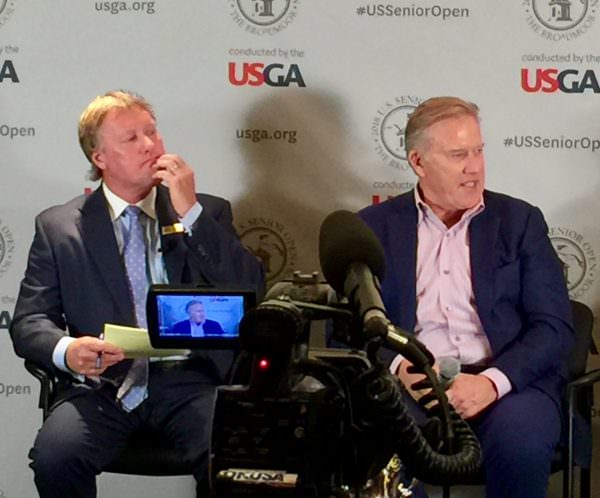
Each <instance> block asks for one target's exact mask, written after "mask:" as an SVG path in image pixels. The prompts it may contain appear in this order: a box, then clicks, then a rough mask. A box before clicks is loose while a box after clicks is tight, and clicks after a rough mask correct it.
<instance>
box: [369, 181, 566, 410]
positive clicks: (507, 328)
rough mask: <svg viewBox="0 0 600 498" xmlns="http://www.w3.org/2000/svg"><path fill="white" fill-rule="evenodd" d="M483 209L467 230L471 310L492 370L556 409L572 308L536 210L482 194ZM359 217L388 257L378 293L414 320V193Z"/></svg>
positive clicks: (404, 318)
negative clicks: (479, 325) (548, 400)
mask: <svg viewBox="0 0 600 498" xmlns="http://www.w3.org/2000/svg"><path fill="white" fill-rule="evenodd" d="M484 202H485V209H484V210H483V211H482V212H481V213H479V214H478V215H477V216H475V217H474V218H473V219H472V220H471V223H470V226H469V237H470V258H471V273H472V281H473V291H474V294H475V305H476V308H477V313H478V314H479V317H480V319H481V323H482V325H483V328H484V330H485V333H486V335H487V337H488V338H489V341H490V345H491V349H492V354H493V358H492V359H491V362H490V366H494V367H497V368H498V369H500V370H501V371H502V372H504V373H505V374H506V376H507V377H508V379H509V380H510V382H511V384H512V387H513V389H514V390H515V391H517V392H518V391H521V390H522V389H524V388H525V387H527V386H535V387H537V388H539V389H541V390H542V391H544V392H546V393H547V394H548V395H549V396H551V397H552V398H553V399H554V400H555V401H556V402H557V403H559V404H560V401H559V398H560V395H561V391H562V387H563V385H564V381H565V375H566V374H565V372H566V370H565V363H566V357H567V354H568V352H569V350H570V348H571V347H572V343H573V337H574V334H573V327H572V323H571V306H570V303H569V296H568V293H567V289H566V285H565V282H564V279H563V275H562V270H561V267H560V264H559V260H558V257H557V256H556V253H555V252H554V249H553V248H552V245H551V243H550V240H549V238H548V235H547V234H548V227H547V226H546V223H545V221H544V218H543V215H542V213H541V211H540V210H539V209H538V208H536V207H534V206H532V205H530V204H528V203H526V202H524V201H522V200H518V199H515V198H512V197H509V196H507V195H503V194H498V193H494V192H490V191H487V190H486V191H485V192H484ZM359 216H360V217H361V218H362V219H363V220H364V221H365V222H366V223H367V224H368V225H369V226H370V227H371V228H372V229H373V230H374V232H375V234H376V235H377V237H378V238H379V240H380V241H381V243H382V245H383V248H384V252H385V259H386V273H385V276H384V278H383V281H382V295H383V300H384V303H385V305H386V308H387V311H388V315H389V317H390V319H391V321H392V322H393V323H394V324H396V325H398V326H399V327H401V328H403V329H405V330H407V331H412V330H413V329H414V327H415V322H416V306H417V303H416V260H417V208H416V206H415V201H414V191H410V192H407V193H405V194H402V195H400V196H398V197H395V198H394V199H391V200H389V201H386V202H383V203H381V204H378V205H374V206H369V207H367V208H365V209H363V210H362V211H360V212H359Z"/></svg>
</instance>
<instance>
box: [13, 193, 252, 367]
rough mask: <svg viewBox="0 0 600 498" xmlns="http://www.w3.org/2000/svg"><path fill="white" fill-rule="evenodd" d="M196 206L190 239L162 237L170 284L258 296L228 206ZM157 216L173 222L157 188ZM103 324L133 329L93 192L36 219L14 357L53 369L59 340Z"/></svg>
mask: <svg viewBox="0 0 600 498" xmlns="http://www.w3.org/2000/svg"><path fill="white" fill-rule="evenodd" d="M198 201H199V202H200V204H201V205H202V207H203V210H202V214H201V215H200V216H199V218H198V220H197V221H196V223H195V224H194V226H193V227H192V234H191V236H190V235H186V234H184V233H161V239H162V240H161V242H162V251H163V257H164V261H165V266H166V270H167V274H168V277H169V282H170V283H171V284H186V283H189V284H211V285H236V286H248V287H251V288H256V289H257V292H258V294H259V298H260V295H261V294H262V292H263V289H264V277H263V270H262V267H261V265H260V263H259V262H258V260H257V259H256V258H255V257H254V256H253V255H252V254H250V253H249V252H248V251H246V250H245V249H244V247H243V246H242V244H241V243H240V241H239V239H238V237H237V235H236V234H235V230H234V228H233V226H232V215H231V206H230V204H229V202H227V201H226V200H225V199H222V198H219V197H214V196H211V195H207V194H199V195H198ZM156 212H157V217H158V221H159V225H160V227H167V226H172V225H173V224H174V223H175V222H177V221H178V218H177V214H176V213H175V211H174V209H173V207H172V205H171V202H170V198H169V192H168V190H167V189H166V188H165V187H162V186H160V187H158V188H157V197H156ZM161 232H162V230H161ZM106 322H108V323H115V324H120V325H134V324H135V316H134V306H133V302H132V299H131V296H130V293H129V290H128V284H127V277H126V274H125V269H124V267H123V263H122V261H121V257H120V256H119V251H118V246H117V241H116V238H115V234H114V230H113V226H112V222H111V220H110V216H109V211H108V204H107V201H106V198H105V197H104V193H103V191H102V188H98V189H97V190H96V191H94V192H93V193H92V194H91V195H89V196H85V195H82V196H79V197H77V198H75V199H73V200H71V201H70V202H67V203H66V204H63V205H61V206H54V207H51V208H49V209H47V210H45V211H44V212H42V213H41V214H40V215H38V216H37V217H36V221H35V235H34V239H33V243H32V245H31V249H30V252H29V260H28V264H27V269H26V272H25V278H24V279H23V281H22V283H21V290H20V293H19V298H18V300H17V304H16V307H15V314H14V318H13V321H12V324H11V329H10V333H11V337H12V340H13V344H14V347H15V351H16V353H17V354H18V355H19V356H22V357H24V358H27V359H30V360H33V361H34V362H36V363H38V364H41V365H42V366H44V367H45V368H46V369H48V370H52V369H53V368H54V365H53V362H52V352H53V350H54V347H55V346H56V343H57V342H58V341H59V339H60V338H61V337H64V336H65V335H66V334H69V335H71V336H73V337H79V336H82V335H93V336H98V335H99V334H100V333H101V332H102V330H103V327H104V324H105V323H106Z"/></svg>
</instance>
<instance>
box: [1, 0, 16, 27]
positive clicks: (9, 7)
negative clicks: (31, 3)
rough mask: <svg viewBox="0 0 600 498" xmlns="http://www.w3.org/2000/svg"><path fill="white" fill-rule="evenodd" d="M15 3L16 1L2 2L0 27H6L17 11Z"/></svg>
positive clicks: (3, 0) (7, 0)
mask: <svg viewBox="0 0 600 498" xmlns="http://www.w3.org/2000/svg"><path fill="white" fill-rule="evenodd" d="M15 2H16V0H0V26H2V25H4V23H5V22H6V21H8V19H9V18H10V16H11V15H12V14H13V12H14V11H15V9H14V5H15Z"/></svg>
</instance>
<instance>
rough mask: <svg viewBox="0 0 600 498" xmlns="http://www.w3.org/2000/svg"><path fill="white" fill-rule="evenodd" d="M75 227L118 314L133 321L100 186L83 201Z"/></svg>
mask: <svg viewBox="0 0 600 498" xmlns="http://www.w3.org/2000/svg"><path fill="white" fill-rule="evenodd" d="M78 228H79V232H80V234H81V240H82V241H83V244H84V246H85V248H86V250H87V252H88V254H89V257H90V259H91V260H92V261H93V263H94V264H95V265H96V266H97V269H98V274H99V275H100V276H101V278H102V282H103V283H104V286H105V287H106V292H107V293H108V294H109V295H110V296H111V297H112V298H113V300H114V302H115V305H116V307H117V309H119V311H120V312H121V314H122V315H123V316H124V317H128V318H127V321H128V322H131V323H134V322H135V320H134V317H133V315H132V310H133V309H134V308H133V303H132V302H131V296H130V294H129V287H128V284H127V277H126V275H125V270H124V268H123V263H122V261H121V257H120V255H119V250H118V246H117V240H116V237H115V232H114V230H113V225H112V222H111V220H110V216H109V213H108V207H107V202H106V198H105V197H104V194H103V193H102V188H98V189H96V191H95V192H94V193H92V194H91V195H90V196H89V197H88V199H87V200H86V201H85V203H84V205H83V206H82V208H81V219H80V222H79V227H78ZM74 263H75V262H74Z"/></svg>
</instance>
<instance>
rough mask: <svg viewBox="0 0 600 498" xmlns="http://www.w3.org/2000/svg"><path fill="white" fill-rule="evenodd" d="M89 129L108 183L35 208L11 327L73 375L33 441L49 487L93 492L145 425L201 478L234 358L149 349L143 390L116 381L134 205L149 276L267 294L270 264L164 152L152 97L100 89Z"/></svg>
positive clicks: (224, 209) (47, 364)
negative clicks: (122, 389)
mask: <svg viewBox="0 0 600 498" xmlns="http://www.w3.org/2000/svg"><path fill="white" fill-rule="evenodd" d="M79 141H80V144H81V147H82V149H83V151H84V153H85V155H86V157H87V159H88V160H89V161H90V163H91V164H92V174H91V177H92V179H101V180H102V183H101V185H100V187H99V188H98V189H97V190H96V191H95V192H94V193H92V194H91V195H89V196H80V197H77V198H75V199H73V200H71V201H69V202H67V203H66V204H63V205H61V206H55V207H51V208H50V209H47V210H46V211H44V212H42V213H41V214H40V215H39V216H38V217H37V218H36V223H35V236H34V240H33V243H32V246H31V250H30V253H29V261H28V265H27V270H26V273H25V278H24V279H23V281H22V284H21V290H20V294H19V298H18V301H17V305H16V309H15V315H14V320H13V322H12V327H11V331H10V332H11V337H12V339H13V343H14V347H15V350H16V352H17V354H18V355H19V356H21V357H23V358H27V359H29V360H32V361H34V362H36V363H38V364H40V365H41V366H43V367H44V368H45V369H47V370H49V371H52V372H55V373H58V374H59V375H61V376H66V377H68V378H69V379H70V380H71V383H70V387H69V388H68V389H66V390H65V392H63V393H61V395H60V401H59V402H58V403H56V404H55V406H54V407H53V409H52V412H51V414H50V416H49V417H48V418H47V419H46V421H45V423H44V425H43V427H42V429H41V430H40V432H39V434H38V436H37V438H36V441H35V444H34V447H33V448H32V450H31V452H30V458H31V460H32V462H31V467H32V468H33V470H34V474H35V483H36V486H37V489H38V492H39V494H40V496H41V497H42V498H50V497H61V498H66V497H93V496H96V481H95V476H96V475H97V474H99V473H100V472H101V471H102V470H103V469H104V468H105V467H106V466H107V465H108V464H110V463H111V462H112V461H113V460H114V459H115V458H116V457H117V456H118V455H119V453H120V452H121V450H122V449H123V448H124V446H125V445H126V444H127V441H128V439H129V438H130V437H131V435H132V434H133V433H134V432H135V431H137V430H138V429H140V428H141V427H144V426H151V427H152V428H155V429H158V430H159V431H162V432H163V433H164V435H165V436H166V437H167V438H169V439H170V440H171V441H172V442H173V444H174V445H175V446H176V447H178V448H180V449H181V450H182V451H183V452H184V454H185V455H186V458H188V459H189V460H190V462H192V463H193V464H194V465H195V468H196V469H197V471H196V479H197V480H198V482H200V483H202V482H204V481H205V473H206V463H207V445H208V441H207V439H208V438H207V434H208V420H209V415H210V409H211V405H212V401H213V395H214V387H215V385H217V384H218V383H221V382H222V381H223V377H222V375H223V372H224V371H226V370H227V367H228V366H229V363H228V361H230V358H227V359H226V360H223V358H224V357H223V355H221V356H219V355H218V354H216V353H211V354H206V355H202V354H201V353H199V354H196V355H194V357H193V358H180V359H177V360H172V361H166V362H165V361H153V360H152V359H150V362H149V363H148V364H146V375H147V377H146V378H147V383H146V384H145V387H144V386H142V387H143V388H145V389H146V391H145V392H144V398H145V399H144V401H143V402H142V403H141V404H140V405H139V406H137V407H135V408H129V407H126V406H125V404H124V403H123V399H121V398H120V396H118V392H119V386H120V385H121V384H120V383H121V382H122V381H123V379H125V378H127V377H128V375H131V370H130V368H131V361H130V360H124V355H123V351H122V350H121V349H120V348H118V347H116V346H114V345H111V344H108V343H106V342H104V341H103V340H102V337H101V332H102V330H103V327H104V324H105V323H115V324H120V325H130V326H135V325H142V323H140V322H142V321H141V320H140V317H139V312H140V310H141V307H140V303H138V302H137V301H139V299H134V297H133V295H134V293H135V291H132V285H131V283H130V282H131V278H130V277H131V276H130V275H128V273H130V271H129V267H126V266H125V264H126V263H125V261H124V256H123V253H124V250H125V247H126V245H127V243H128V242H127V240H128V236H129V235H128V234H129V233H130V232H129V231H128V230H130V228H128V226H127V224H126V223H127V222H126V221H125V218H126V216H125V215H124V213H127V212H129V210H131V209H134V210H136V212H138V213H139V224H140V225H141V231H140V234H143V239H144V240H143V244H144V246H145V251H144V250H143V246H142V251H140V252H141V253H143V252H145V268H146V271H145V273H146V276H147V283H148V284H149V283H162V284H167V283H170V284H185V283H193V284H209V285H227V284H230V285H236V286H251V287H253V288H256V289H257V292H258V293H259V294H260V293H261V292H262V290H263V286H264V280H263V271H262V268H261V266H260V264H259V263H258V261H257V260H256V259H255V258H254V257H253V256H252V255H251V254H250V253H248V252H247V251H246V250H245V249H244V248H243V247H242V245H241V243H240V241H239V239H238V238H237V236H236V234H235V231H234V229H233V226H232V216H231V207H230V205H229V203H228V202H227V201H226V200H224V199H221V198H218V197H214V196H210V195H207V194H198V195H197V194H196V193H195V182H194V172H193V170H192V168H190V166H188V165H187V164H186V162H185V161H184V160H183V159H182V158H181V157H179V156H177V155H175V154H169V153H166V152H165V149H164V146H163V142H162V139H161V136H160V134H159V132H158V130H157V127H156V120H155V115H154V112H153V110H152V108H151V106H150V105H149V104H148V103H147V102H146V101H145V100H143V99H142V98H141V97H138V96H136V95H133V94H130V93H126V92H109V93H107V94H105V95H103V96H100V97H97V98H96V99H94V100H93V101H92V102H91V103H90V104H89V105H88V107H87V108H86V109H85V111H84V112H83V114H82V115H81V118H80V122H79ZM132 206H135V207H134V208H132ZM138 227H139V226H138ZM141 238H142V236H141V235H140V239H141Z"/></svg>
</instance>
